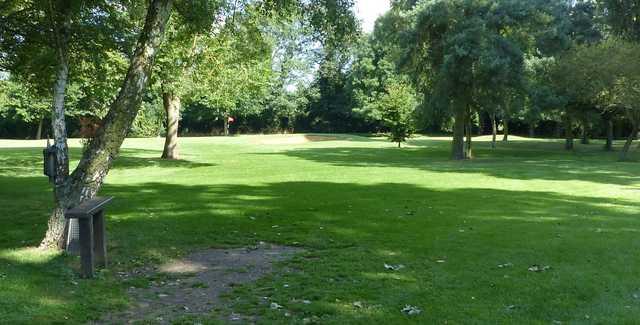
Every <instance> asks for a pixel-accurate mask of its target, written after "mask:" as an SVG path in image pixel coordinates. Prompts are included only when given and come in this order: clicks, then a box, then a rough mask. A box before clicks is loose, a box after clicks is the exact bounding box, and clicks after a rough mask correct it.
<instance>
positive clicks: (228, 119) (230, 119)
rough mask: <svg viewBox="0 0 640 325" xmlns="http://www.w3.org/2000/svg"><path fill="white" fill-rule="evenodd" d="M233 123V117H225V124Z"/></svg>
mask: <svg viewBox="0 0 640 325" xmlns="http://www.w3.org/2000/svg"><path fill="white" fill-rule="evenodd" d="M235 121H236V119H234V118H233V117H231V116H229V117H227V122H229V123H233V122H235Z"/></svg>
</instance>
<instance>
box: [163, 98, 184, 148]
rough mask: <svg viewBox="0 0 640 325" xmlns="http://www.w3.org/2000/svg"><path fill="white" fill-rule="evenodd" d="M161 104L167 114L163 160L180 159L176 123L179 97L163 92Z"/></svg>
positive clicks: (178, 115)
mask: <svg viewBox="0 0 640 325" xmlns="http://www.w3.org/2000/svg"><path fill="white" fill-rule="evenodd" d="M162 103H163V105H164V110H165V112H166V114H167V135H166V136H165V141H164V151H163V152H162V158H163V159H172V160H175V159H180V157H179V155H178V123H179V120H180V97H179V96H177V95H176V94H175V93H174V92H172V91H167V92H163V94H162Z"/></svg>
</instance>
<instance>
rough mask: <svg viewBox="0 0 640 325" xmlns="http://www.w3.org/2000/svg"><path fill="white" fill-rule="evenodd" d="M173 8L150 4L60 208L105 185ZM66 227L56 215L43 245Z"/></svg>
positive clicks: (166, 0)
mask: <svg viewBox="0 0 640 325" xmlns="http://www.w3.org/2000/svg"><path fill="white" fill-rule="evenodd" d="M171 8H172V0H153V1H152V2H151V3H150V4H149V8H148V10H147V16H146V20H145V24H144V28H143V30H142V32H141V34H140V38H139V39H138V44H137V47H136V51H135V54H134V56H133V57H132V59H131V63H130V65H129V70H128V72H127V75H126V77H125V79H124V81H123V84H122V87H121V88H120V92H119V93H118V96H117V97H116V99H115V101H114V102H113V103H112V104H111V106H110V109H109V112H108V113H107V116H106V117H105V118H104V120H103V124H102V126H101V127H100V128H99V129H98V131H97V133H96V136H95V137H94V138H93V139H92V140H91V142H90V143H89V145H88V147H87V149H86V150H85V151H84V153H83V155H82V158H81V159H80V162H79V164H78V167H76V169H75V170H74V172H73V173H72V174H71V176H70V177H69V179H68V182H65V184H64V186H63V188H64V191H63V194H64V195H63V197H62V198H61V202H62V206H60V207H59V208H57V209H61V210H62V211H64V209H67V208H70V207H73V206H75V205H77V204H79V203H80V202H82V201H84V200H87V199H90V198H92V197H94V196H95V194H96V193H97V192H98V190H99V189H100V187H101V186H102V183H103V182H104V178H105V177H106V176H107V173H108V172H109V168H110V166H111V163H112V162H113V160H114V159H115V158H116V157H117V155H118V152H119V150H120V146H121V145H122V142H123V141H124V139H125V137H126V135H127V131H128V130H129V128H130V127H131V124H132V123H133V120H134V119H135V117H136V115H137V113H138V110H139V108H140V105H141V103H142V95H143V92H144V89H145V88H146V86H147V84H148V81H149V78H150V76H151V70H152V69H151V68H152V66H153V61H154V58H155V56H156V53H157V51H158V48H159V46H160V43H161V42H162V39H163V36H164V29H165V26H166V24H167V21H168V19H169V16H170V15H171ZM63 226H64V217H63V218H62V219H60V218H59V217H58V218H54V216H52V219H51V220H50V221H49V231H47V236H46V237H45V241H43V244H46V243H47V242H61V241H62V239H61V237H62V232H52V231H51V230H52V229H57V228H60V227H63ZM50 233H51V235H50ZM54 234H55V236H54ZM47 246H50V244H47Z"/></svg>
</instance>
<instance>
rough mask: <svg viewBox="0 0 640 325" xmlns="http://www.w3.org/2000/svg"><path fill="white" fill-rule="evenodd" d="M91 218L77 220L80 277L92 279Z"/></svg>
mask: <svg viewBox="0 0 640 325" xmlns="http://www.w3.org/2000/svg"><path fill="white" fill-rule="evenodd" d="M92 219H93V218H81V219H78V223H79V226H80V227H79V228H80V263H81V264H82V272H81V273H82V277H85V278H92V277H93V270H94V266H93V220H92Z"/></svg>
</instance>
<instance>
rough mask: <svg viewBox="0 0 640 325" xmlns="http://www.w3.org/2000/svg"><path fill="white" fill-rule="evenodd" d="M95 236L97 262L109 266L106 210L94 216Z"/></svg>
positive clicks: (101, 265) (99, 264)
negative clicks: (105, 220)
mask: <svg viewBox="0 0 640 325" xmlns="http://www.w3.org/2000/svg"><path fill="white" fill-rule="evenodd" d="M93 238H94V242H93V244H94V252H95V262H96V265H97V266H100V267H106V266H107V239H106V231H105V222H104V211H100V212H98V213H97V214H96V215H95V216H94V217H93Z"/></svg>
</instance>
